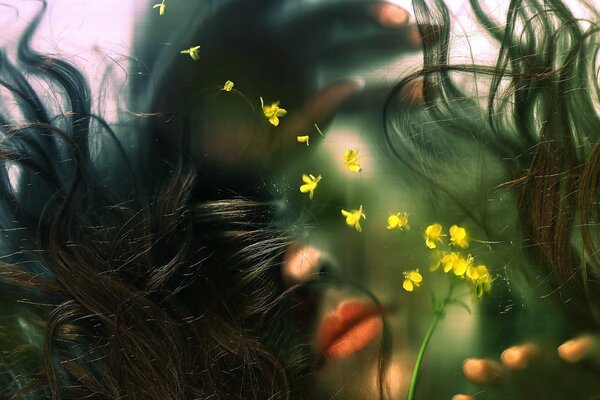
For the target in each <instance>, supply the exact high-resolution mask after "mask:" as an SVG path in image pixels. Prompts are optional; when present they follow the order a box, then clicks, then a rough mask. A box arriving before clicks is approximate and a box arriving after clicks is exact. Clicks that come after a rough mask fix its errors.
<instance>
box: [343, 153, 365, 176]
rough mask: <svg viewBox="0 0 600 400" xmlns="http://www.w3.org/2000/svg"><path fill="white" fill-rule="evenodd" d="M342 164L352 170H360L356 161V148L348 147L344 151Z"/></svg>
mask: <svg viewBox="0 0 600 400" xmlns="http://www.w3.org/2000/svg"><path fill="white" fill-rule="evenodd" d="M344 164H345V165H346V167H348V169H349V170H350V171H352V172H360V171H361V170H362V168H361V166H360V164H359V162H358V149H349V150H346V151H345V152H344Z"/></svg>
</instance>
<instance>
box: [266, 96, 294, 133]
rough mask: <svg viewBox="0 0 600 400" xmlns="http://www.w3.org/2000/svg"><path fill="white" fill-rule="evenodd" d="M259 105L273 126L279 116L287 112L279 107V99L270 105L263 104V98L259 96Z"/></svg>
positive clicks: (276, 123)
mask: <svg viewBox="0 0 600 400" xmlns="http://www.w3.org/2000/svg"><path fill="white" fill-rule="evenodd" d="M260 106H261V107H262V110H263V114H264V115H265V117H267V119H268V120H269V122H270V123H271V125H273V126H277V125H279V118H280V117H283V116H285V115H286V114H287V110H285V109H283V108H281V107H279V101H276V102H273V103H271V105H270V106H265V103H264V101H263V98H262V97H261V98H260Z"/></svg>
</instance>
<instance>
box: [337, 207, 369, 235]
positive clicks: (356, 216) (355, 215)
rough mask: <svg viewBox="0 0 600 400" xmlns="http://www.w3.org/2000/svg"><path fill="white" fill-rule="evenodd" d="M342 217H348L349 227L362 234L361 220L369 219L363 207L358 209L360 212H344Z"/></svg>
mask: <svg viewBox="0 0 600 400" xmlns="http://www.w3.org/2000/svg"><path fill="white" fill-rule="evenodd" d="M342 215H343V216H344V217H346V224H348V226H351V227H354V229H356V231H357V232H362V228H361V227H360V219H361V218H364V219H367V216H366V215H365V213H363V208H362V205H361V206H360V207H359V208H358V210H352V211H346V210H342Z"/></svg>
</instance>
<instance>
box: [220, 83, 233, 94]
mask: <svg viewBox="0 0 600 400" xmlns="http://www.w3.org/2000/svg"><path fill="white" fill-rule="evenodd" d="M233 85H235V83H233V82H232V81H227V82H225V84H224V85H223V88H222V89H221V90H224V91H226V92H231V90H233Z"/></svg>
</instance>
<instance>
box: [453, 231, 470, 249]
mask: <svg viewBox="0 0 600 400" xmlns="http://www.w3.org/2000/svg"><path fill="white" fill-rule="evenodd" d="M449 232H450V242H451V243H450V244H453V245H455V246H458V247H462V248H463V249H465V248H467V247H469V239H468V237H467V231H466V230H465V228H461V227H460V226H456V225H452V226H451V227H450V230H449Z"/></svg>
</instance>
